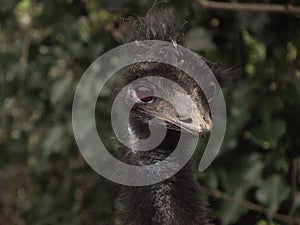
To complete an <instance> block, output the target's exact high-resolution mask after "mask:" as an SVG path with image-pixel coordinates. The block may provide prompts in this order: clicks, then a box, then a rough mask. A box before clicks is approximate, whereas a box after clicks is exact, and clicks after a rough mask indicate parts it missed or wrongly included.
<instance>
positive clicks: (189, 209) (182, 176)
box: [117, 8, 226, 225]
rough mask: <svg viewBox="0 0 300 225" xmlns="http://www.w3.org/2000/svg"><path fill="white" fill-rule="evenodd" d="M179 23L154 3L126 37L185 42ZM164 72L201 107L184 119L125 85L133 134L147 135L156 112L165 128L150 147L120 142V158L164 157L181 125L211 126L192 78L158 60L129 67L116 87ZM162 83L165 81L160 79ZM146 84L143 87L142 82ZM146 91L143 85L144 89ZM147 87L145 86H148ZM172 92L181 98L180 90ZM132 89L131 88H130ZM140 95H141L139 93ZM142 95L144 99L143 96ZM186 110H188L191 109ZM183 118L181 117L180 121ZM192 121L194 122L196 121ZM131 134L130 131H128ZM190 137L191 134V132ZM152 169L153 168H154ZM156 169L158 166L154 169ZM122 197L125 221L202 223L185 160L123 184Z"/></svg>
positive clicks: (134, 224) (130, 224)
mask: <svg viewBox="0 0 300 225" xmlns="http://www.w3.org/2000/svg"><path fill="white" fill-rule="evenodd" d="M183 34H184V32H183V24H182V23H178V22H176V20H175V18H174V16H173V14H172V13H170V12H169V11H167V10H162V9H157V8H154V9H152V10H151V11H150V12H149V13H148V15H147V16H146V17H145V18H140V19H138V20H137V22H136V24H135V26H134V28H133V33H132V35H131V37H130V39H129V41H134V40H163V41H169V42H173V43H178V44H181V45H182V44H183ZM207 63H208V66H209V67H210V68H211V69H212V70H213V72H214V73H215V75H216V76H218V77H223V76H224V74H226V73H223V71H222V70H221V69H220V67H219V66H218V65H217V64H216V63H211V62H208V61H207ZM149 75H151V76H162V77H165V78H168V79H170V80H172V81H174V82H176V83H178V84H179V85H180V86H181V87H182V88H183V89H184V90H185V91H186V92H187V93H188V94H189V95H190V96H192V99H193V101H194V102H195V103H196V104H197V107H198V108H199V114H193V115H192V114H191V112H192V110H187V115H186V118H184V120H183V119H182V118H181V116H180V115H178V114H177V113H176V111H175V109H174V107H173V106H172V105H171V104H170V103H169V102H167V101H166V100H164V99H159V98H157V99H156V98H154V99H152V98H147V99H142V101H140V102H139V101H138V100H136V98H137V90H129V89H128V94H127V95H126V96H123V98H124V101H135V100H136V102H137V103H136V104H135V105H134V108H133V109H132V111H131V115H130V129H131V132H132V135H136V136H137V137H139V138H146V137H147V136H148V135H149V121H150V119H152V118H155V117H159V118H160V119H161V120H164V121H165V122H166V123H167V127H168V132H167V135H166V138H165V139H164V141H163V142H162V143H161V144H160V145H159V146H158V147H157V148H156V149H154V150H151V151H147V152H139V151H135V150H133V149H134V148H139V147H140V146H134V147H132V148H127V147H121V149H122V152H123V153H124V161H125V162H126V163H128V164H131V165H149V164H153V163H155V162H157V161H160V160H163V159H165V158H166V157H167V156H168V155H169V154H171V152H172V151H173V150H174V149H175V147H176V145H177V143H178V139H179V136H180V125H182V126H183V129H185V128H184V127H186V131H187V132H189V130H191V129H194V128H193V126H194V125H195V123H197V122H199V123H201V127H202V129H201V131H199V135H202V136H203V135H206V134H207V133H209V130H210V129H211V118H210V112H209V108H208V104H207V101H206V99H205V98H204V97H203V93H202V91H201V89H200V88H199V87H198V85H197V84H196V83H195V81H194V80H193V79H192V78H190V77H189V76H188V75H187V74H185V73H184V72H182V71H179V70H178V69H177V68H175V67H173V66H170V65H165V64H161V63H149V62H145V63H139V64H135V65H132V66H131V67H129V68H127V69H126V71H125V72H124V73H123V74H122V77H121V78H120V80H119V84H118V85H117V86H118V88H117V89H118V90H119V89H120V88H121V87H123V86H124V85H126V84H129V83H130V82H131V81H133V80H136V79H137V78H140V77H147V76H149ZM161 85H162V87H161V88H166V89H167V87H164V84H161ZM144 89H145V88H144ZM143 91H145V90H143ZM146 91H148V90H147V89H146ZM167 91H169V92H170V93H171V92H172V93H173V92H174V93H173V94H174V97H175V98H177V100H178V101H182V102H183V103H184V101H185V99H183V98H181V97H180V96H181V92H180V91H179V90H167ZM132 93H134V94H132ZM140 100H141V99H140ZM144 100H145V102H143V101H144ZM189 113H190V114H189ZM182 121H184V122H182ZM195 127H196V126H195ZM128 138H129V139H130V137H128ZM190 138H195V136H193V135H191V136H190ZM154 172H155V171H154ZM156 172H157V173H159V171H156ZM120 201H121V202H122V203H123V204H124V210H123V211H122V214H121V216H122V221H123V225H206V224H209V222H208V219H207V216H206V214H207V208H206V205H205V204H203V203H202V202H201V201H200V198H199V190H198V187H197V182H196V181H195V180H194V175H193V172H192V169H191V167H190V164H189V163H188V164H187V165H186V166H185V167H184V168H183V169H182V170H180V171H179V172H178V173H177V174H176V175H174V176H173V177H171V178H169V179H168V180H165V181H163V182H161V183H158V184H154V185H150V186H143V187H131V186H123V187H122V188H121V192H120Z"/></svg>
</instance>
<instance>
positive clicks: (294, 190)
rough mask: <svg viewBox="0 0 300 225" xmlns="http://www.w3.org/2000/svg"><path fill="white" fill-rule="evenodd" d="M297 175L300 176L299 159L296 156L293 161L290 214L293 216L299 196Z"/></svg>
mask: <svg viewBox="0 0 300 225" xmlns="http://www.w3.org/2000/svg"><path fill="white" fill-rule="evenodd" d="M297 177H298V159H297V158H294V159H292V161H291V183H292V184H291V185H292V190H291V207H290V211H289V215H290V216H293V214H294V211H295V207H296V197H297V182H298V180H297Z"/></svg>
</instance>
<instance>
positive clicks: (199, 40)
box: [184, 27, 216, 51]
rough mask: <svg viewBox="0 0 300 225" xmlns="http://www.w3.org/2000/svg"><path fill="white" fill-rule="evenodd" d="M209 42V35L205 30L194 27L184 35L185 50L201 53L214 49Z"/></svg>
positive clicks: (213, 45) (212, 44)
mask: <svg viewBox="0 0 300 225" xmlns="http://www.w3.org/2000/svg"><path fill="white" fill-rule="evenodd" d="M211 40H212V38H211V35H210V33H209V32H208V31H207V30H205V29H204V28H202V27H196V28H194V29H192V30H190V31H189V32H188V33H187V34H186V36H185V41H184V42H185V44H186V46H187V48H189V49H191V50H193V51H203V50H213V49H215V48H216V46H215V44H214V43H213V42H212V41H211Z"/></svg>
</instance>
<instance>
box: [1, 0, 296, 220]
mask: <svg viewBox="0 0 300 225" xmlns="http://www.w3.org/2000/svg"><path fill="white" fill-rule="evenodd" d="M241 2H242V1H241ZM264 2H269V3H270V2H273V3H275V2H276V3H280V2H285V1H279V0H278V1H271V0H265V1H264ZM293 3H294V4H297V1H293ZM151 6H152V3H151V2H150V1H145V0H142V1H132V0H124V1H120V0H110V1H108V0H101V1H96V0H78V1H74V0H53V1H46V0H21V1H18V0H2V1H0V87H1V88H0V104H1V107H0V150H1V151H0V224H17V225H23V224H29V225H31V224H38V225H46V224H64V225H68V224H70V225H71V224H72V225H76V224H78V225H79V224H86V225H88V224H98V225H99V224H105V225H110V224H111V225H113V224H119V219H118V217H117V215H116V213H115V211H116V209H117V208H118V203H117V202H116V201H115V198H116V195H117V191H118V185H116V184H113V183H111V182H109V181H107V180H105V179H103V178H102V177H100V176H99V175H97V174H96V172H94V171H93V170H92V169H91V168H90V167H88V165H87V164H86V163H85V161H84V160H83V159H82V157H81V155H80V153H79V151H78V150H77V147H76V145H75V141H74V138H73V135H72V125H71V107H72V98H73V94H74V90H75V87H76V84H77V82H78V81H79V79H80V77H81V76H82V74H83V72H84V71H85V69H86V68H87V67H88V65H89V64H90V63H91V62H92V61H93V60H95V59H96V58H97V57H98V56H99V55H101V54H102V53H104V52H105V51H108V50H109V49H111V48H113V47H116V46H118V45H119V44H121V43H120V37H122V35H123V34H124V35H125V33H126V31H127V30H128V29H127V28H126V25H122V24H120V23H116V22H118V21H121V20H122V18H124V17H125V18H135V17H136V16H139V15H144V14H145V13H146V12H147V10H148V9H149V8H151ZM166 6H168V7H172V8H173V9H174V11H175V13H176V15H177V16H178V18H182V19H185V20H186V21H188V23H187V26H186V27H187V34H186V40H185V44H186V45H187V46H188V47H190V48H191V49H192V50H194V51H197V52H199V53H200V54H201V55H203V56H204V57H206V58H208V59H210V60H213V61H220V62H223V63H224V65H225V67H226V66H228V67H229V66H232V65H241V70H240V71H238V72H237V73H236V74H235V75H234V78H233V81H232V82H231V83H230V84H228V85H227V86H226V87H224V94H225V97H226V101H227V106H228V128H227V132H226V138H225V141H224V144H223V147H222V150H221V154H220V156H219V157H218V159H217V160H216V161H215V162H214V163H213V165H212V166H211V167H210V168H209V169H208V170H206V171H205V172H204V173H199V174H198V178H199V182H201V183H202V184H204V185H205V186H207V187H210V188H213V189H219V190H221V191H222V192H224V193H226V194H229V195H231V196H232V197H233V198H234V199H242V200H243V199H244V200H247V201H251V202H254V203H256V204H258V205H262V206H264V207H267V208H268V209H270V210H271V211H272V212H277V213H281V214H285V215H290V216H295V217H296V216H298V217H299V215H300V192H299V190H298V191H297V190H295V185H298V186H299V185H300V182H299V181H300V172H299V166H298V171H297V172H296V173H294V172H293V169H295V166H293V165H297V164H298V165H299V163H300V162H299V158H300V157H299V155H300V138H299V131H300V121H299V115H300V52H299V51H300V15H291V16H288V15H284V14H266V13H245V12H223V11H220V10H219V11H218V10H215V11H204V10H201V8H200V7H199V6H198V5H197V4H196V3H195V2H193V1H181V2H179V1H169V2H168V3H166ZM124 26H125V28H124ZM109 93H110V92H107V94H106V95H107V96H108V95H109ZM104 114H105V115H106V114H107V112H104ZM100 116H101V115H100ZM106 135H107V136H109V135H108V134H106ZM203 197H204V198H205V197H207V198H208V200H209V202H210V205H211V206H210V208H211V209H212V213H211V215H210V216H211V218H212V220H214V221H215V223H216V224H224V225H227V224H257V225H264V224H282V222H280V221H278V220H276V219H274V218H272V217H271V216H266V215H264V214H262V213H258V212H255V211H250V210H249V209H248V208H246V207H241V206H240V205H238V204H235V203H230V202H229V201H225V200H220V199H216V198H214V197H211V196H210V197H209V196H203Z"/></svg>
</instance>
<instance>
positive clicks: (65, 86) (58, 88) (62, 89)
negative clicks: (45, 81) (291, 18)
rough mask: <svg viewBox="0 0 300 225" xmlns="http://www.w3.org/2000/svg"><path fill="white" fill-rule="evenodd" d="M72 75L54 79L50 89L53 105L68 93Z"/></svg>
mask: <svg viewBox="0 0 300 225" xmlns="http://www.w3.org/2000/svg"><path fill="white" fill-rule="evenodd" d="M71 85H72V77H71V76H65V77H64V78H63V79H60V80H58V81H56V82H55V83H54V84H53V86H52V88H51V91H50V100H51V103H52V104H53V105H56V104H58V103H61V102H62V101H63V100H64V99H65V98H66V96H69V95H70V92H71V90H70V89H71Z"/></svg>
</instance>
